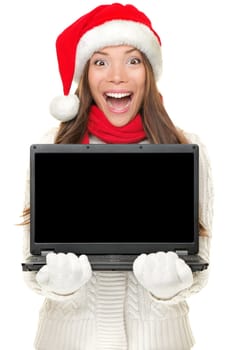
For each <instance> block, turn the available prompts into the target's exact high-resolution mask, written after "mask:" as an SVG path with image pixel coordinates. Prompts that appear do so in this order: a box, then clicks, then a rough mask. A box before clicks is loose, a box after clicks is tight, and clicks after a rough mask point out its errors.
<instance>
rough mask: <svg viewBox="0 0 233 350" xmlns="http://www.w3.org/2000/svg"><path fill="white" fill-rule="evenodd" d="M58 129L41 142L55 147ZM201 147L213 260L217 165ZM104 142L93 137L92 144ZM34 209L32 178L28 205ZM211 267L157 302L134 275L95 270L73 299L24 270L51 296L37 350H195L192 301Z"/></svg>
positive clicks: (204, 248)
mask: <svg viewBox="0 0 233 350" xmlns="http://www.w3.org/2000/svg"><path fill="white" fill-rule="evenodd" d="M56 131H57V130H56V128H54V129H52V130H50V131H49V132H48V133H47V134H46V135H45V137H44V138H43V140H42V141H41V143H42V142H43V143H53V142H54V137H55V134H56ZM186 136H187V138H188V139H189V141H190V143H196V144H199V147H200V165H199V167H200V168H199V172H200V179H199V186H200V191H199V192H200V193H199V201H200V204H199V211H200V220H201V222H202V224H203V225H204V227H205V228H206V229H207V231H208V237H200V238H199V240H200V251H199V253H200V255H201V256H202V257H204V258H205V259H207V260H208V261H209V250H210V240H211V228H212V216H213V190H212V178H211V167H210V164H209V160H208V156H207V154H206V149H205V147H204V145H203V144H202V143H201V142H200V140H199V138H198V137H197V136H196V135H193V134H186ZM96 142H98V140H95V139H92V143H96ZM29 205H30V199H29V178H28V179H27V184H26V196H25V206H26V207H27V206H29ZM24 236H25V239H24V245H23V257H24V258H26V257H27V256H28V255H29V254H30V251H29V225H28V226H25V235H24ZM208 273H209V271H208V269H207V270H205V271H201V272H195V273H193V275H194V276H193V277H194V283H193V285H192V286H191V287H190V288H189V289H188V290H184V291H182V292H181V293H179V294H178V295H176V296H175V297H174V298H172V299H170V300H168V301H161V300H156V299H155V298H154V297H152V296H151V294H150V293H149V292H148V291H147V290H145V289H144V288H143V287H142V286H141V285H140V284H139V283H138V282H137V280H136V278H135V276H134V274H133V272H120V271H119V272H117V271H116V272H112V271H111V272H107V271H100V272H93V276H92V278H91V280H90V281H89V282H88V283H87V284H86V285H85V286H83V287H82V288H80V290H79V291H78V292H76V293H74V294H73V295H69V296H58V295H56V294H53V293H46V292H45V291H43V290H41V288H40V286H39V285H38V283H37V282H36V279H35V274H36V273H35V272H23V275H24V278H25V281H26V283H27V284H28V286H29V287H30V288H32V289H33V290H35V291H36V292H38V293H40V294H42V295H44V296H45V301H44V304H43V307H42V309H41V312H40V317H39V325H38V331H37V335H36V339H35V349H37V350H189V349H190V348H191V347H192V346H193V344H194V338H193V335H192V331H191V328H190V324H189V318H188V310H189V309H188V305H187V302H186V299H187V297H189V296H190V295H191V294H193V293H196V292H198V291H200V290H201V289H202V288H203V287H204V286H205V285H206V283H207V280H208Z"/></svg>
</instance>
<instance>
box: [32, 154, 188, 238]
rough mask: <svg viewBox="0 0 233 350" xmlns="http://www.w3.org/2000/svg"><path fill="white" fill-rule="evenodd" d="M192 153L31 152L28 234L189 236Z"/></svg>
mask: <svg viewBox="0 0 233 350" xmlns="http://www.w3.org/2000/svg"><path fill="white" fill-rule="evenodd" d="M193 157H194V155H193V153H174V152H172V153H169V152H166V153H156V152H155V153H154V152H148V153H146V152H142V153H130V152H129V153H103V152H100V153H85V154H84V153H81V152H80V153H75V152H74V153H64V152H61V153H38V154H35V173H34V180H35V184H34V190H33V193H31V195H32V197H33V198H32V201H33V202H34V205H33V208H34V209H33V212H32V219H33V220H35V221H34V223H35V225H34V227H35V241H36V242H38V243H40V242H61V243H62V242H70V243H72V242H131V241H136V242H145V241H148V242H153V241H157V242H173V241H176V242H183V241H186V242H192V241H193V237H194V175H193V169H194V159H193Z"/></svg>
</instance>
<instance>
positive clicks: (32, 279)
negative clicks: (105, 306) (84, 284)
mask: <svg viewBox="0 0 233 350" xmlns="http://www.w3.org/2000/svg"><path fill="white" fill-rule="evenodd" d="M56 132H57V128H52V129H50V130H49V131H48V132H47V133H46V134H44V135H43V136H42V138H41V140H40V141H39V143H44V144H45V143H54V139H55V135H56ZM29 207H30V177H29V169H27V174H26V184H25V196H24V208H29ZM30 255H31V253H30V225H29V224H26V225H24V234H23V260H25V259H26V258H27V257H29V256H30ZM23 279H24V281H25V282H26V284H27V286H28V287H29V288H31V289H32V290H33V291H35V292H37V293H39V294H41V295H44V296H45V297H49V298H50V299H54V300H57V301H59V300H64V299H65V300H67V299H68V298H73V297H74V296H76V294H77V293H74V294H73V295H70V296H62V295H58V294H55V293H52V292H47V291H44V290H42V289H41V287H40V286H39V284H38V283H37V281H36V272H35V271H23Z"/></svg>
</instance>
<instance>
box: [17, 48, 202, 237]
mask: <svg viewBox="0 0 233 350" xmlns="http://www.w3.org/2000/svg"><path fill="white" fill-rule="evenodd" d="M142 57H143V62H144V66H145V70H146V82H145V92H144V100H143V104H142V106H141V109H140V111H139V112H140V114H141V116H142V121H143V125H144V130H145V133H146V135H147V139H148V141H149V142H150V143H188V140H187V139H186V137H185V136H184V134H183V132H182V131H181V130H178V129H177V128H176V127H175V125H174V123H173V122H172V120H171V118H170V117H169V115H168V113H167V111H166V109H165V107H164V104H163V98H162V96H161V94H160V92H159V91H158V88H157V85H156V82H155V79H154V73H153V70H152V66H151V64H150V62H149V60H148V59H147V57H146V56H145V55H144V54H142ZM88 69H89V61H88V62H87V63H86V65H85V68H84V71H83V75H82V77H81V79H80V82H79V86H78V88H77V90H76V91H75V94H76V95H77V96H78V98H79V100H80V108H79V112H78V114H77V116H76V118H74V119H72V120H71V121H68V122H62V123H61V124H60V127H59V130H58V132H57V135H56V138H55V143H56V144H61V143H62V144H70V143H72V144H74V143H80V142H81V140H82V138H83V136H84V134H85V132H86V129H87V122H88V115H89V111H90V108H91V105H92V104H93V103H94V100H93V98H92V95H91V92H90V87H89V84H88ZM29 214H30V210H29V208H26V209H25V210H24V212H23V216H24V219H25V220H24V223H25V224H26V223H29V221H30V215H29ZM199 231H200V235H202V236H206V235H208V233H207V231H206V230H205V229H204V227H203V225H201V224H200V223H199Z"/></svg>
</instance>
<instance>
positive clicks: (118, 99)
mask: <svg viewBox="0 0 233 350" xmlns="http://www.w3.org/2000/svg"><path fill="white" fill-rule="evenodd" d="M132 95H133V94H132V93H130V92H107V93H105V94H104V96H105V100H106V102H107V105H108V106H109V108H110V109H111V110H113V111H114V112H118V113H119V112H125V111H126V110H127V109H128V107H129V105H130V102H131V100H132Z"/></svg>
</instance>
